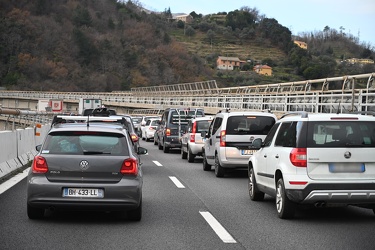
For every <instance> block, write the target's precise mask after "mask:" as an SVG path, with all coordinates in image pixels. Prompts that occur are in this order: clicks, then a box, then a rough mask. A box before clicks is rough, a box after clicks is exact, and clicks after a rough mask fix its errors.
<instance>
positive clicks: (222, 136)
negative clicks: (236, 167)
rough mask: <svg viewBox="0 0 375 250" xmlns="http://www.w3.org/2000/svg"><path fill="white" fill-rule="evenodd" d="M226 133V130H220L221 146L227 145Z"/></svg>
mask: <svg viewBox="0 0 375 250" xmlns="http://www.w3.org/2000/svg"><path fill="white" fill-rule="evenodd" d="M226 134H227V132H226V131H225V130H221V131H220V147H225V140H226Z"/></svg>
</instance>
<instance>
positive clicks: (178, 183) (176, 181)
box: [169, 176, 185, 188]
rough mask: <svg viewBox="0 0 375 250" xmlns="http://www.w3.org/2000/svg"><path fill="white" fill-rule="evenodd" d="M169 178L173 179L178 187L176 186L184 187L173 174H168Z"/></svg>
mask: <svg viewBox="0 0 375 250" xmlns="http://www.w3.org/2000/svg"><path fill="white" fill-rule="evenodd" d="M169 179H171V181H173V183H174V184H175V185H176V186H177V187H178V188H185V186H184V185H182V183H181V182H180V181H179V180H178V179H177V178H176V177H174V176H169Z"/></svg>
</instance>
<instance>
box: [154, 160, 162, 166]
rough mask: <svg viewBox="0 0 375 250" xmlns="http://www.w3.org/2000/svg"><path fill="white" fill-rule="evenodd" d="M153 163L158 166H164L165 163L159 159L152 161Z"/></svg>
mask: <svg viewBox="0 0 375 250" xmlns="http://www.w3.org/2000/svg"><path fill="white" fill-rule="evenodd" d="M152 162H153V163H155V165H156V166H158V167H162V166H163V165H162V164H161V163H160V162H158V161H152Z"/></svg>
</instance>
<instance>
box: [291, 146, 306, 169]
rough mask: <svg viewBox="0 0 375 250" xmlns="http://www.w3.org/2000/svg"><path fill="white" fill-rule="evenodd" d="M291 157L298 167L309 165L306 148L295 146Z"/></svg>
mask: <svg viewBox="0 0 375 250" xmlns="http://www.w3.org/2000/svg"><path fill="white" fill-rule="evenodd" d="M289 159H290V162H291V163H292V164H293V165H294V166H296V167H303V168H305V167H307V153H306V148H293V149H292V151H291V152H290V154H289Z"/></svg>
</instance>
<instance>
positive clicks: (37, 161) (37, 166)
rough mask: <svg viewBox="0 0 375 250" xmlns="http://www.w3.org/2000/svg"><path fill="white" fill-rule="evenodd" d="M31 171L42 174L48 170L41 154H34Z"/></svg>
mask: <svg viewBox="0 0 375 250" xmlns="http://www.w3.org/2000/svg"><path fill="white" fill-rule="evenodd" d="M32 171H33V173H39V174H44V173H47V172H48V165H47V161H46V159H45V158H44V157H42V156H38V155H37V156H35V157H34V161H33V166H32Z"/></svg>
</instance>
